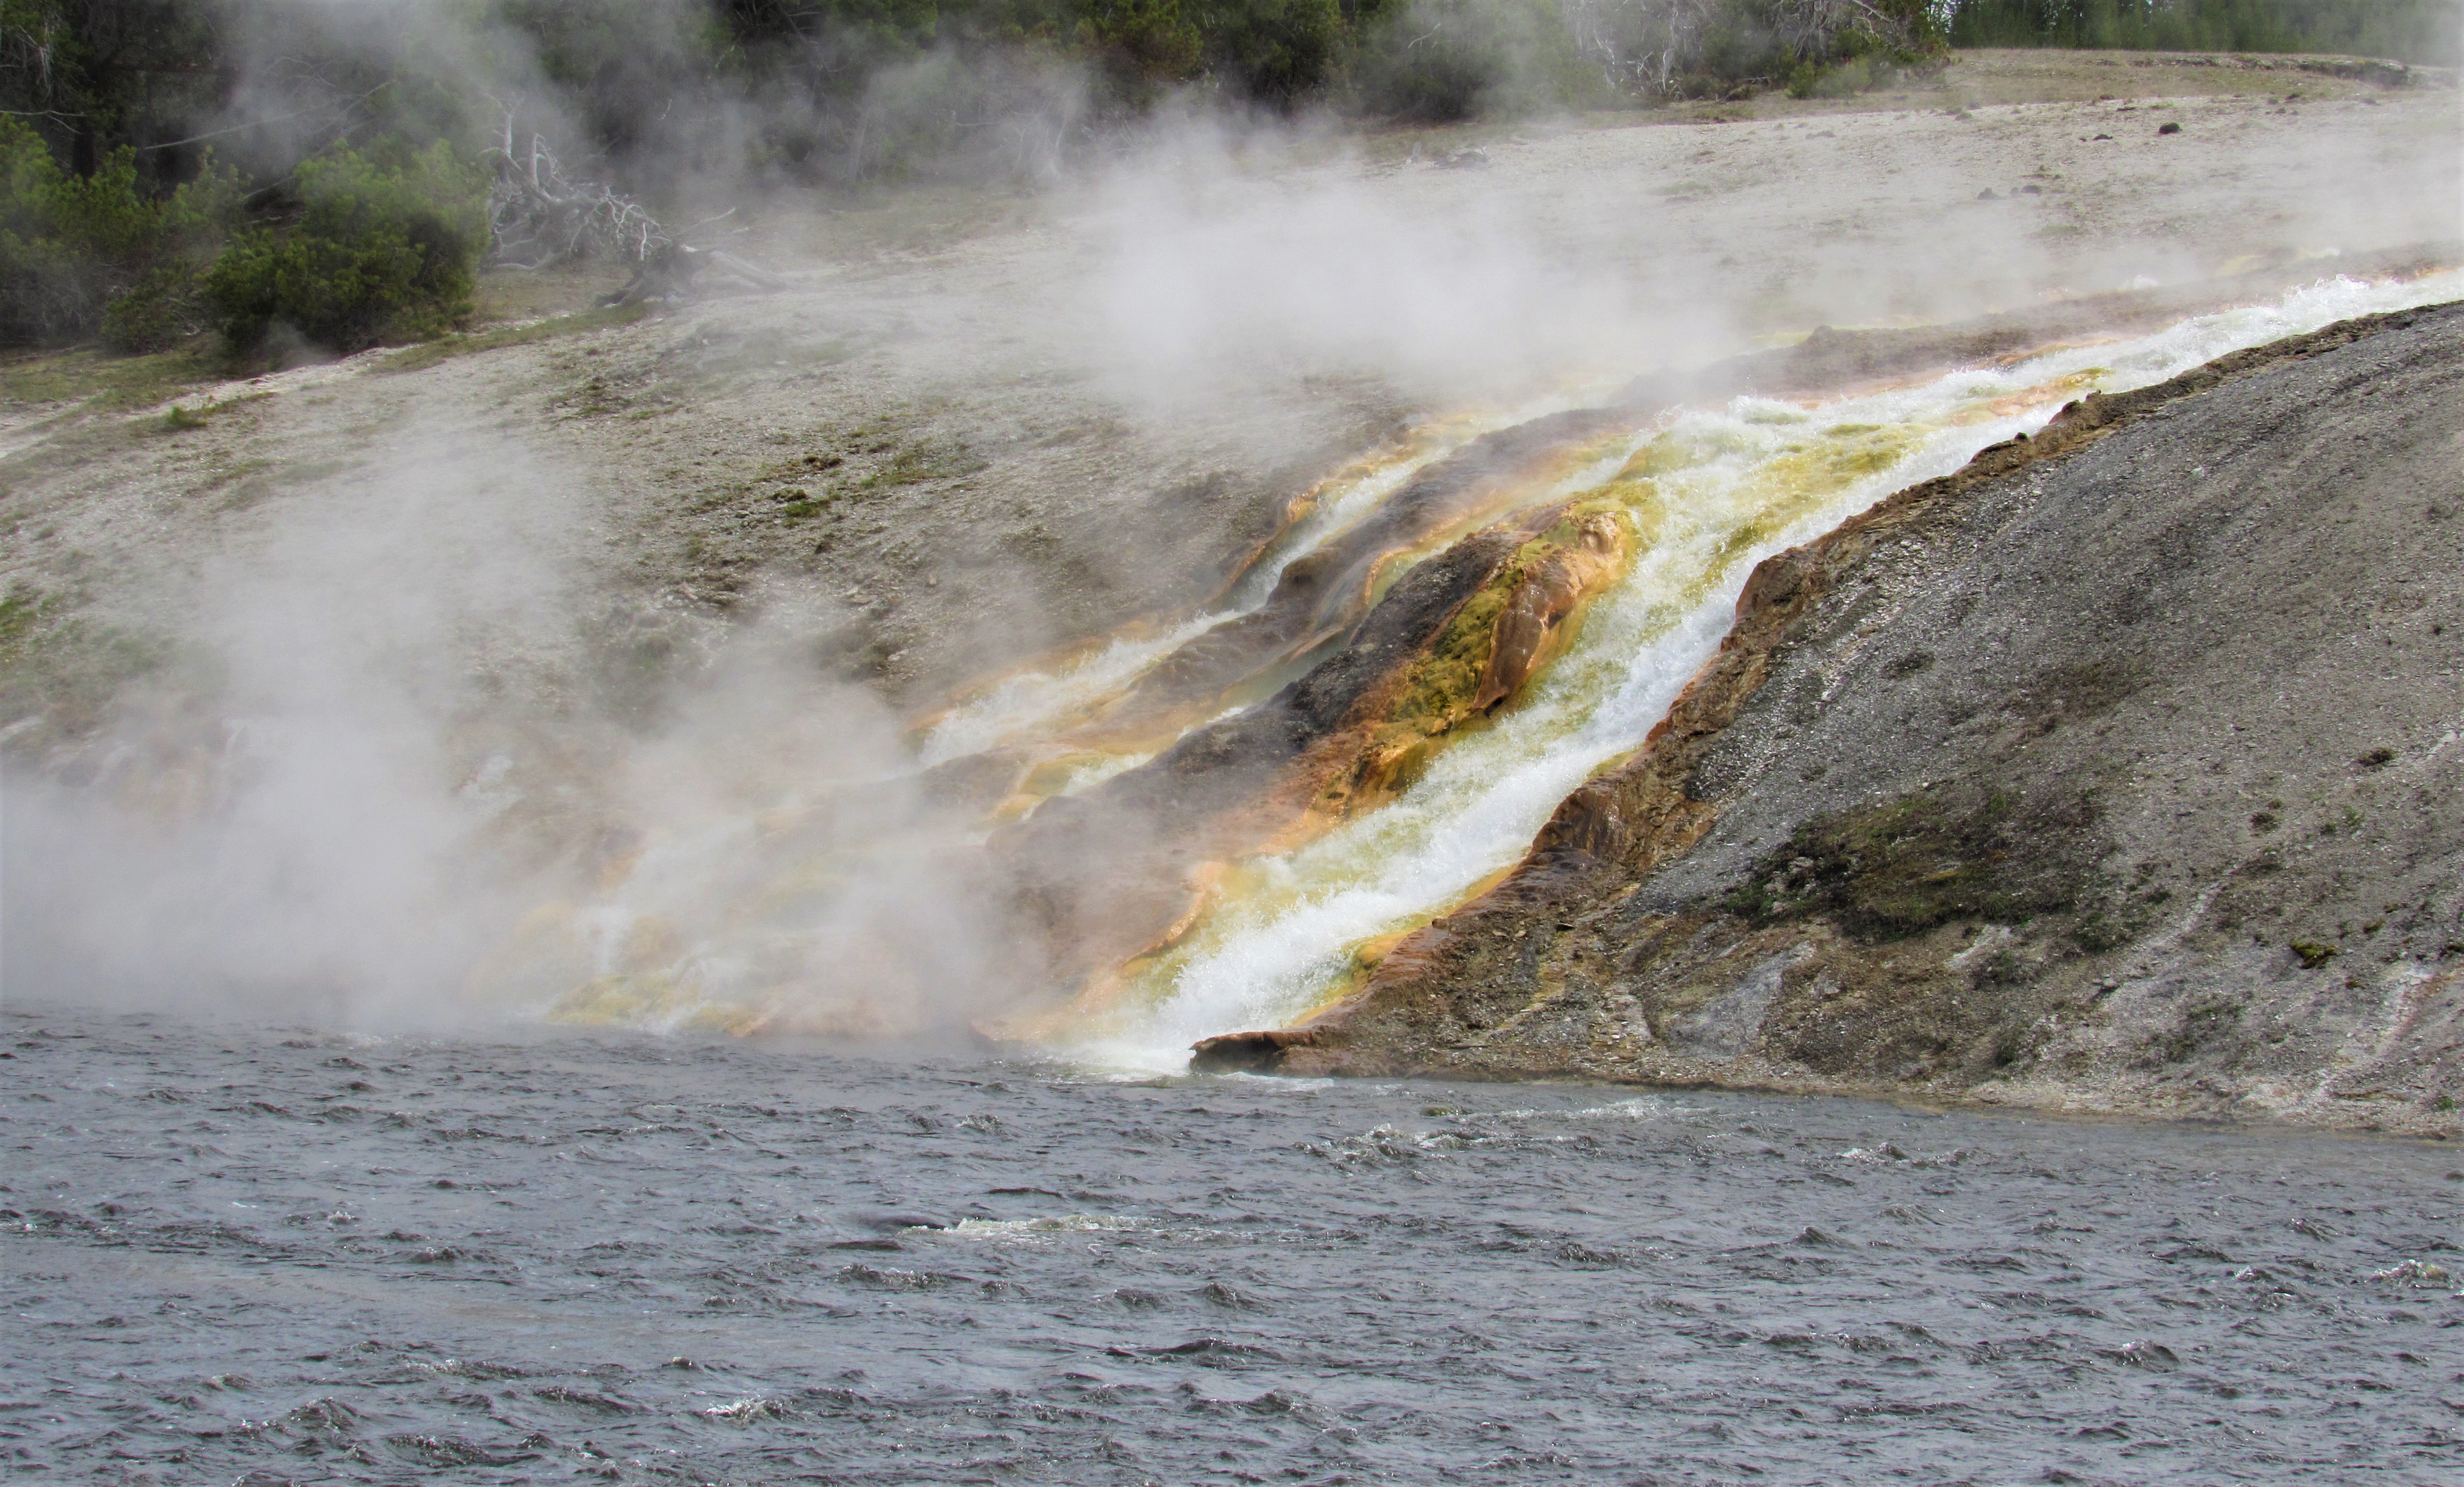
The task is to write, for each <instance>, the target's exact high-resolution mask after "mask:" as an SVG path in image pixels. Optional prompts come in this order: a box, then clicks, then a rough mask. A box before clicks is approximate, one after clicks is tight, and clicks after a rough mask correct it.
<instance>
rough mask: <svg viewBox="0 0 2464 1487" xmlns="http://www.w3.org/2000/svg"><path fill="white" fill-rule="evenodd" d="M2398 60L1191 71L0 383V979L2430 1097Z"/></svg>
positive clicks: (1786, 1077)
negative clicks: (919, 149) (1544, 80)
mask: <svg viewBox="0 0 2464 1487" xmlns="http://www.w3.org/2000/svg"><path fill="white" fill-rule="evenodd" d="M1926 87H1927V88H1928V89H1930V90H1931V91H1929V92H1923V93H1918V92H1911V91H1908V90H1906V89H1903V90H1902V91H1900V92H1898V93H1895V94H1880V95H1871V96H1863V97H1859V98H1853V99H1849V100H1846V101H1828V100H1822V99H1804V100H1793V99H1785V98H1778V97H1777V96H1772V97H1771V98H1767V99H1764V100H1760V101H1758V102H1756V103H1755V104H1754V105H1753V106H1750V107H1748V106H1743V105H1730V104H1718V105H1712V104H1705V105H1701V106H1695V105H1687V106H1684V107H1683V108H1671V109H1669V110H1665V111H1661V112H1659V113H1655V114H1652V115H1650V116H1637V117H1623V116H1620V117H1619V118H1617V119H1615V120H1605V121H1601V120H1591V121H1585V120H1567V121H1558V122H1553V123H1547V124H1540V123H1532V124H1527V125H1524V126H1520V127H1516V128H1513V129H1507V128H1502V127H1496V128H1486V129H1484V130H1470V131H1464V130H1457V131H1422V132H1416V133H1412V134H1409V135H1397V136H1396V137H1394V138H1391V139H1389V138H1384V137H1380V138H1377V139H1373V140H1368V141H1339V142H1329V141H1327V140H1325V139H1322V138H1316V137H1312V136H1309V134H1307V133H1306V131H1297V132H1296V131H1290V130H1282V129H1279V128H1276V127H1268V126H1260V127H1257V128H1249V129H1246V132H1244V130H1243V128H1241V127H1234V126H1233V125H1230V124H1224V123H1221V122H1220V121H1219V122H1214V123H1207V124H1204V125H1194V126H1191V127H1189V128H1186V129H1166V130H1159V131H1158V132H1157V133H1156V135H1155V137H1153V138H1147V139H1142V140H1140V141H1137V142H1130V143H1124V144H1122V145H1121V146H1120V147H1119V149H1118V150H1117V151H1115V152H1114V154H1113V155H1111V156H1109V157H1106V158H1105V159H1103V160H1101V161H1099V162H1097V163H1095V164H1089V165H1088V166H1087V167H1086V168H1085V169H1084V170H1083V171H1082V172H1081V173H1080V174H1079V175H1077V176H1073V177H1071V178H1069V179H1067V180H1064V181H1062V182H1059V183H1057V184H1053V185H1051V186H1049V187H1048V188H1047V189H1044V190H1041V191H1039V192H1034V193H1024V194H1020V193H1004V192H1000V191H992V190H984V189H978V188H958V187H946V188H944V187H935V188H931V189H924V188H918V189H916V190H913V191H911V192H904V193H891V194H890V195H888V196H885V197H883V198H880V199H872V200H868V201H863V202H856V203H851V204H847V205H843V206H840V207H834V208H823V207H817V206H815V204H814V203H812V202H808V201H802V200H794V201H781V200H775V199H774V200H765V201H760V202H757V203H754V204H752V205H753V206H754V208H757V209H754V210H750V211H748V213H747V219H746V220H747V230H746V233H745V235H744V236H743V237H742V238H740V239H731V240H730V241H731V242H734V243H735V244H736V250H737V251H740V252H741V253H742V254H743V255H744V257H745V261H747V262H758V263H759V264H765V265H768V267H767V268H764V269H760V270H759V271H758V273H756V274H755V275H753V276H751V277H747V278H743V279H741V280H740V281H739V282H737V283H736V284H735V285H734V286H733V287H713V288H711V289H709V290H708V291H706V292H703V293H699V294H694V295H685V294H682V293H676V294H671V295H666V296H665V297H664V298H663V300H662V301H661V302H660V303H657V304H654V305H645V304H640V303H633V304H627V305H620V306H616V307H614V308H600V309H592V308H588V304H589V301H590V299H591V297H592V296H593V295H598V294H600V293H602V292H605V291H606V290H609V289H611V288H614V287H617V286H618V285H621V284H622V282H623V277H622V275H616V276H614V277H610V276H608V275H606V274H601V275H600V276H599V277H596V278H594V277H593V276H592V275H591V274H590V273H568V272H563V271H559V272H558V273H542V274H529V275H523V274H518V273H502V274H499V275H497V276H496V277H495V279H492V280H491V283H490V285H489V290H488V292H489V293H490V294H492V295H496V296H498V303H499V305H500V307H502V313H503V318H501V319H500V320H499V321H498V322H497V323H495V324H494V325H491V326H483V327H480V328H477V329H475V330H473V332H471V333H469V334H465V335H462V336H459V337H454V338H449V339H443V340H437V341H431V342H429V343H426V344H422V345H416V346H408V347H401V348H391V349H381V350H378V351H374V352H370V353H366V354H364V355H362V356H359V357H355V358H351V359H347V360H344V361H325V362H315V363H310V364H303V365H298V366H296V367H293V368H291V369H288V370H282V371H277V372H273V373H270V374H268V375H265V376H262V377H258V378H254V379H251V380H248V381H244V382H216V381H213V380H211V378H210V377H209V376H208V375H207V374H206V373H205V372H202V371H200V370H198V369H197V368H195V367H189V368H188V369H187V371H185V372H176V369H175V370H174V371H166V370H165V365H167V363H160V362H148V363H144V364H143V365H142V366H138V365H133V364H122V363H107V364H106V363H99V362H96V361H94V360H93V359H92V357H91V354H90V353H72V354H69V355H67V356H65V357H55V358H53V359H50V360H47V361H30V362H28V363H26V364H24V365H21V366H19V367H18V368H17V373H16V376H17V381H16V382H15V383H12V384H11V385H12V386H14V387H15V389H16V391H17V394H18V395H17V397H16V398H15V400H14V401H13V402H12V403H11V405H10V406H9V409H8V411H7V418H6V427H7V440H8V444H7V448H6V451H5V453H0V478H5V481H6V496H5V499H6V501H7V503H8V506H7V510H8V527H7V531H8V533H9V541H8V546H7V550H6V571H7V577H8V582H9V585H10V587H9V591H8V592H9V598H8V600H7V604H8V606H9V607H8V609H7V611H6V624H5V628H0V660H5V662H6V668H5V676H0V681H4V682H5V699H6V701H7V704H8V713H7V717H6V718H5V720H0V721H4V722H5V726H6V734H5V744H6V747H7V749H8V750H9V756H10V761H11V781H10V783H11V799H10V810H11V835H10V850H11V864H12V865H11V892H10V895H9V897H8V901H7V908H8V912H9V915H10V921H9V935H10V956H11V960H10V965H11V975H12V977H13V978H14V979H15V981H16V983H17V984H19V985H25V986H32V987H34V988H37V989H42V988H50V989H53V990H55V991H57V990H59V989H61V988H71V987H74V988H77V995H79V996H87V995H92V996H95V997H97V998H100V999H104V1000H110V999H112V998H122V999H127V1000H130V1001H133V1002H136V1003H138V1004H145V1003H147V1002H148V1000H149V999H150V998H159V997H160V996H161V995H165V994H164V993H163V992H162V991H161V988H162V987H163V986H165V985H166V984H169V983H171V982H177V983H178V984H179V985H180V986H182V987H184V988H187V989H188V990H187V991H186V992H184V993H183V994H182V995H199V996H204V997H206V998H207V999H209V1000H216V1001H218V1002H229V1003H231V1004H234V1005H248V1006H259V1005H262V1006H269V1007H274V1008H276V1009H279V1010H281V1011H283V1012H284V1013H285V1014H286V1015H298V1016H302V1017H311V1018H325V1017H339V1018H341V1019H344V1020H363V1019H365V1020H373V1021H379V1022H385V1021H404V1022H413V1023H417V1022H433V1021H440V1020H441V1021H445V1022H449V1023H451V1022H458V1021H461V1020H464V1019H470V1018H480V1019H493V1018H500V1017H512V1018H516V1019H535V1018H541V1017H544V1018H548V1019H551V1020H559V1021H571V1022H583V1023H596V1024H610V1025H617V1026H625V1027H636V1028H647V1029H653V1030H662V1031H665V1030H677V1029H684V1030H720V1031H725V1032H729V1033H736V1034H742V1035H748V1036H751V1035H787V1034H804V1035H818V1036H824V1037H828V1038H832V1039H868V1040H870V1039H942V1040H948V1039H978V1040H989V1041H990V1042H991V1043H992V1044H994V1045H995V1046H997V1047H1000V1048H1003V1049H1023V1050H1028V1051H1031V1052H1034V1053H1037V1054H1043V1053H1053V1054H1058V1055H1061V1056H1064V1057H1067V1058H1070V1059H1074V1060H1080V1061H1089V1062H1093V1063H1097V1064H1103V1065H1108V1066H1116V1067H1126V1068H1133V1069H1139V1070H1162V1071H1178V1070H1181V1069H1184V1068H1186V1067H1188V1066H1189V1064H1190V1061H1191V1059H1192V1050H1193V1048H1195V1049H1197V1055H1196V1057H1197V1060H1198V1062H1199V1066H1200V1067H1216V1068H1224V1067H1238V1068H1245V1069H1258V1070H1268V1069H1275V1070H1284V1071H1287V1072H1322V1071H1337V1072H1363V1073H1366V1072H1380V1073H1384V1072H1394V1071H1412V1072H1419V1073H1432V1074H1443V1075H1448V1076H1462V1077H1480V1078H1507V1077H1516V1078H1520V1077H1534V1076H1551V1077H1553V1076H1579V1077H1584V1078H1606V1079H1618V1080H1641V1081H1655V1082H1725V1083H1738V1084H1749V1085H1756V1086H1778V1087H1789V1088H1826V1089H1858V1090H1887V1091H1894V1092H1906V1093H1911V1094H1921V1095H1924V1096H1925V1097H1928V1098H1952V1097H1957V1098H1972V1099H1978V1100H2000V1101H2013V1102H2022V1103H2027V1104H2054V1105H2063V1106H2075V1107H2081V1108H2095V1109H2136V1110H2165V1111H2195V1112H2213V1111H2218V1110H2233V1111H2244V1112H2269V1113H2276V1114H2281V1115H2285V1116H2288V1117H2292V1118H2296V1119H2299V1120H2304V1121H2310V1122H2319V1123H2328V1124H2371V1125H2380V1126H2389V1127H2394V1128H2403V1129H2432V1128H2438V1129H2444V1128H2449V1127H2451V1126H2454V1125H2455V1122H2456V1117H2455V1115H2454V1112H2453V1102H2454V1099H2455V1098H2456V1097H2457V1095H2458V1094H2459V1093H2464V1091H2459V1090H2458V1088H2457V1082H2458V1079H2459V1077H2464V1076H2459V1072H2458V1064H2457V1061H2456V1057H2455V1054H2454V1052H2453V1045H2452V1043H2451V1042H2449V1041H2447V1040H2446V1039H2449V1038H2450V1034H2449V1032H2448V1031H2447V1029H2448V1028H2449V1027H2450V1025H2451V1023H2450V1019H2451V1018H2452V1017H2453V1007H2454V999H2455V997H2456V995H2458V994H2457V992H2456V983H2455V980H2454V970H2455V966H2456V964H2457V957H2458V956H2459V955H2464V951H2458V950H2456V949H2455V947H2456V946H2457V945H2458V944H2459V943H2464V926H2459V924H2458V921H2457V914H2458V911H2459V899H2458V893H2459V880H2458V873H2457V866H2456V862H2455V856H2454V854H2455V842H2454V841H2453V835H2452V832H2453V828H2452V825H2451V822H2452V821H2453V820H2454V819H2455V817H2456V814H2457V813H2456V812H2455V811H2454V810H2453V805H2454V803H2455V802H2454V801H2453V799H2452V798H2451V797H2452V795H2453V790H2452V788H2451V787H2452V784H2453V768H2454V759H2455V748H2454V746H2453V744H2452V742H2451V741H2450V734H2451V733H2453V730H2454V729H2456V728H2457V727H2458V726H2459V724H2458V722H2457V712H2458V699H2457V682H2456V676H2455V671H2454V666H2453V659H2452V658H2453V654H2454V641H2453V637H2454V636H2455V634H2457V633H2458V631H2457V629H2456V625H2457V624H2458V623H2464V617H2459V616H2458V615H2457V613H2456V605H2457V595H2456V591H2455V588H2454V586H2453V572H2454V558H2455V556H2456V555H2455V554H2454V552H2453V534H2454V532H2455V531H2456V530H2457V529H2456V528H2455V527H2454V526H2453V523H2452V522H2451V521H2450V519H2449V518H2450V517H2451V515H2452V514H2453V511H2454V509H2455V507H2456V504H2457V500H2458V492H2457V490H2456V486H2455V480H2456V470H2457V467H2458V459H2457V448H2456V446H2455V442H2454V441H2455V438H2456V424H2455V417H2456V413H2455V409H2456V407H2457V403H2456V399H2455V396H2454V392H2455V389H2454V386H2453V380H2452V377H2451V376H2450V375H2449V374H2450V372H2451V371H2452V369H2453V367H2454V365H2455V364H2456V352H2457V346H2456V335H2457V332H2456V328H2455V327H2456V322H2455V319H2454V317H2453V315H2452V314H2451V313H2449V312H2445V311H2441V310H2438V309H2436V308H2435V307H2436V306H2438V305H2440V304H2444V303H2451V302H2453V301H2456V300H2458V299H2464V275H2459V273H2458V272H2457V271H2458V268H2459V265H2464V248H2459V245H2458V244H2457V242H2456V241H2455V238H2454V232H2455V226H2456V223H2457V221H2458V214H2459V211H2464V193H2459V190H2458V180H2457V173H2456V169H2455V164H2454V162H2455V160H2456V158H2457V155H2456V148H2455V146H2456V142H2457V136H2456V126H2455V116H2454V93H2453V78H2452V77H2448V76H2446V75H2444V74H2439V73H2436V72H2434V71H2432V70H2430V69H2414V70H2410V71H2407V70H2403V69H2387V68H2380V69H2364V68H2357V67H2355V66H2353V65H2349V64H2345V63H2338V62H2330V61H2322V60H2320V59H2315V58H2310V59H2304V58H2284V59H2263V60H2254V59H2247V58H2242V59H2234V58H2225V59H2218V58H2189V57H2175V56H2123V55H2109V56H2095V57H2077V56H2046V57H2041V58H2039V57H2032V56H2028V55H2015V54H1995V55H1981V56H1975V57H1969V58H1965V59H1963V60H1961V61H1960V62H1959V63H1958V64H1957V65H1955V66H1953V67H1951V68H1950V69H1948V70H1947V72H1946V73H1944V74H1943V75H1942V76H1941V77H1938V78H1936V79H1934V80H1933V81H1932V82H1930V83H1928V84H1926ZM80 357H83V358H86V360H84V361H79V360H77V359H78V358H80ZM148 367H150V368H151V370H147V369H146V368H148ZM175 372H176V375H175ZM149 378H150V379H152V380H148V379H149ZM79 379H84V380H83V381H79ZM98 379H100V381H98ZM113 379H117V381H114V380H113ZM34 863H39V864H41V866H40V870H38V871H37V870H32V869H31V868H29V867H24V866H20V865H17V864H34Z"/></svg>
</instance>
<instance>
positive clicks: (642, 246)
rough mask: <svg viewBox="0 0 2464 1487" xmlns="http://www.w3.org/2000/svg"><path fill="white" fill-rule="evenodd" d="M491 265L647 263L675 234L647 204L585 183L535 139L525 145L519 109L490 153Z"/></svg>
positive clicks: (507, 116) (508, 116)
mask: <svg viewBox="0 0 2464 1487" xmlns="http://www.w3.org/2000/svg"><path fill="white" fill-rule="evenodd" d="M488 157H489V159H488V164H489V165H490V167H491V169H492V170H493V171H494V173H495V184H494V185H492V186H490V187H489V189H488V230H489V235H490V241H491V243H492V245H493V249H492V251H491V254H490V257H491V261H493V262H495V263H498V264H503V265H506V266H508V267H512V268H520V269H545V268H551V267H553V266H555V265H557V264H561V263H570V262H573V261H575V260H577V259H583V258H609V259H613V260H615V261H617V262H620V263H621V262H631V263H646V262H648V261H649V259H650V258H651V257H652V256H653V255H654V254H656V253H658V252H659V251H662V250H664V249H666V248H668V247H669V246H670V239H669V235H668V230H667V229H665V228H664V227H662V226H660V224H659V219H658V218H656V217H654V216H652V215H651V214H650V213H649V210H648V209H647V208H644V207H643V206H642V204H641V203H639V202H637V201H634V200H633V199H632V198H631V197H628V196H626V195H624V194H622V193H621V192H619V191H617V190H616V188H615V187H613V186H605V185H602V184H600V183H598V182H594V181H577V180H574V179H573V178H571V177H570V176H567V175H566V174H565V172H564V167H563V165H562V164H561V162H559V161H558V160H557V158H556V152H555V151H554V150H552V149H550V148H549V147H548V143H547V141H546V140H545V139H543V138H541V137H540V136H539V135H537V134H534V135H532V136H531V138H530V145H529V147H528V148H527V149H522V148H519V147H517V142H516V139H515V134H514V116H513V112H512V110H510V109H509V110H507V111H506V113H505V134H504V140H503V142H501V143H499V144H498V145H497V146H495V148H493V149H491V150H490V151H489V152H488Z"/></svg>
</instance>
